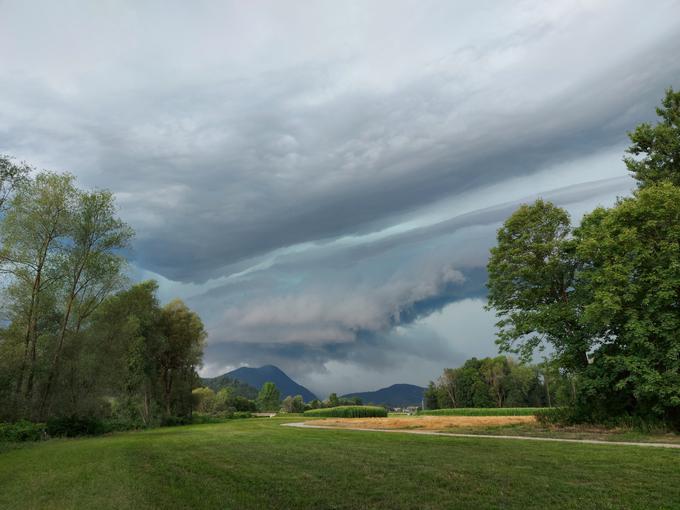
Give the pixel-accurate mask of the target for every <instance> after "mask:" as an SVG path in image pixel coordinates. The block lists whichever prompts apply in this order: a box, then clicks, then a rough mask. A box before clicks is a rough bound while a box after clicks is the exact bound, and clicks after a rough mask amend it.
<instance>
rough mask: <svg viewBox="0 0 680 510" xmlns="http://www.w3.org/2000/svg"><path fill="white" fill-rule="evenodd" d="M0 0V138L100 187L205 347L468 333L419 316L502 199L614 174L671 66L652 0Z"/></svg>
mask: <svg viewBox="0 0 680 510" xmlns="http://www.w3.org/2000/svg"><path fill="white" fill-rule="evenodd" d="M2 9H3V16H2V18H0V61H2V63H3V65H2V66H0V153H10V154H13V155H15V156H17V157H19V158H21V159H26V160H28V161H31V162H33V163H35V164H37V165H39V166H45V167H49V168H54V169H60V170H70V171H72V172H74V173H75V174H76V175H77V176H78V178H79V179H80V181H81V182H82V183H84V184H85V185H87V186H102V187H108V188H111V189H113V190H114V191H115V192H116V194H117V197H118V202H119V204H120V207H121V214H122V216H123V217H124V218H125V219H126V220H127V221H129V222H130V223H131V224H132V225H133V226H134V227H135V229H136V230H137V232H138V236H137V240H136V242H135V247H134V252H133V256H134V265H135V268H134V269H135V277H139V278H142V277H148V276H153V277H156V278H159V279H160V281H161V291H162V294H163V296H164V297H169V296H172V295H174V294H178V295H180V296H182V297H184V298H186V299H187V300H188V301H189V302H190V303H191V304H192V306H194V307H196V308H197V309H198V310H199V312H200V313H201V315H202V316H203V317H204V318H205V320H206V322H207V324H208V325H209V327H210V329H211V339H210V341H211V346H210V349H209V351H208V353H207V356H206V361H207V365H206V366H210V367H212V368H210V369H211V370H212V369H213V368H214V369H215V370H217V369H218V368H219V367H222V366H227V365H230V364H231V365H238V364H240V363H251V364H256V363H266V362H275V363H280V364H281V365H282V366H287V367H288V368H290V369H291V370H295V371H296V373H297V374H299V375H301V376H304V375H305V374H307V373H315V374H317V375H318V377H321V374H326V375H325V376H324V377H336V378H338V379H337V380H338V381H339V380H341V379H342V376H341V374H340V373H339V372H338V371H346V373H354V372H353V371H354V370H357V367H359V366H361V367H365V366H372V367H376V369H377V367H381V369H384V370H386V371H387V372H389V368H388V367H402V368H394V370H402V371H407V369H406V368H403V367H404V366H408V363H407V364H406V365H404V363H405V362H404V361H403V360H404V359H405V357H408V358H409V359H410V362H409V363H411V365H413V364H414V363H416V364H418V363H420V365H418V366H421V368H422V373H423V374H424V373H425V371H426V370H432V367H433V366H435V365H436V364H437V363H438V361H437V359H439V360H441V359H442V358H443V357H444V355H443V353H444V352H445V351H446V352H459V353H463V352H464V353H469V352H472V351H474V349H472V346H471V348H470V349H468V348H467V347H466V348H465V349H463V348H460V349H458V348H457V346H461V345H463V344H464V343H465V340H464V339H461V338H458V337H456V340H455V342H454V340H452V338H453V337H454V336H455V335H453V333H451V334H450V335H448V336H447V334H446V333H445V332H442V331H439V332H435V333H433V332H431V331H429V330H428V329H427V328H428V327H429V326H427V321H428V320H429V319H428V317H429V314H431V313H432V312H433V311H437V310H443V312H442V314H443V315H446V314H448V315H449V316H452V317H453V316H455V313H454V311H453V310H459V309H460V307H462V306H464V305H463V304H461V303H470V302H471V301H470V300H466V299H467V298H470V297H479V296H482V295H483V283H484V282H483V280H484V275H483V269H482V268H483V267H484V265H485V262H486V253H487V251H488V248H489V246H490V245H491V244H492V243H493V238H494V230H495V228H497V226H498V224H499V222H501V221H502V219H503V218H504V217H505V216H507V215H508V214H509V213H510V212H511V211H512V209H513V208H514V207H515V206H516V204H517V203H519V202H520V201H522V200H530V199H533V198H535V197H536V196H538V195H541V196H545V197H546V198H550V199H552V200H555V201H556V202H558V203H560V204H563V205H568V206H569V207H570V210H571V211H572V212H573V213H574V216H575V218H576V219H578V216H579V215H580V214H582V213H583V212H584V211H585V210H587V209H588V207H591V206H593V205H596V204H598V203H611V201H612V200H613V199H614V197H615V196H616V195H620V194H625V193H627V192H628V191H629V190H630V188H631V182H630V180H629V179H627V178H626V177H625V170H624V169H623V168H622V165H621V163H620V157H621V151H622V148H623V146H624V145H625V132H626V130H629V129H631V128H633V127H634V126H635V124H637V123H638V122H640V121H643V120H647V119H649V118H651V116H652V115H653V107H654V105H655V104H656V103H657V102H658V100H659V98H660V96H661V95H662V93H663V89H664V88H666V87H667V86H669V85H671V84H674V83H675V84H676V85H677V79H678V76H680V60H679V59H678V58H677V55H678V54H680V2H678V1H676V0H673V1H659V2H653V3H652V4H649V3H648V4H645V5H643V4H641V3H639V2H633V1H625V2H616V3H614V2H608V1H604V0H603V1H595V2H578V3H575V2H572V1H568V0H556V1H554V2H547V3H546V2H537V1H526V2H515V3H499V2H482V4H474V5H472V4H469V5H456V4H455V3H451V2H435V1H433V2H429V1H426V2H417V3H415V2H410V1H403V2H397V3H394V2H387V1H385V2H371V3H370V4H365V3H364V2H356V3H355V2H343V3H337V2H315V3H313V4H305V6H304V9H303V8H292V7H290V5H283V4H281V3H279V2H265V3H258V4H257V5H248V6H247V7H244V6H243V4H242V3H240V2H233V3H232V2H208V1H206V2H203V1H202V2H199V3H193V4H191V5H189V4H186V3H183V2H170V3H166V2H164V3H162V4H161V3H154V2H150V3H144V4H143V5H141V4H139V3H136V2H118V3H116V4H110V5H105V4H92V3H86V2H78V1H69V2H62V3H60V4H59V5H56V4H54V3H52V2H30V3H27V2H19V1H6V2H3V7H2ZM35 12H41V13H42V14H43V15H42V16H36V15H35ZM621 27H626V30H622V29H621ZM447 275H448V276H447ZM454 275H456V277H458V276H462V279H461V280H460V281H458V280H456V278H454ZM473 301H474V300H473ZM452 303H453V304H452ZM456 303H458V304H456ZM475 303H476V301H475ZM465 306H467V305H465ZM475 306H476V305H475ZM456 307H458V308H456ZM456 317H457V319H456V320H458V321H459V322H460V329H461V330H466V329H467V330H470V331H472V330H473V329H474V326H473V325H471V324H468V325H465V324H464V321H465V317H464V316H456ZM475 317H477V316H476V315H475ZM479 317H482V315H480V316H479ZM483 317H486V316H483ZM479 320H484V321H487V319H481V318H480V319H479ZM400 328H401V329H400ZM456 329H458V328H456ZM396 331H401V333H400V334H397V333H395V332H396ZM484 331H486V329H485V330H484ZM452 335H453V336H452ZM416 337H418V338H416ZM405 339H406V340H405ZM411 342H413V343H414V344H417V348H415V349H413V352H411V350H410V347H409V346H410V345H411ZM485 345H486V344H485ZM485 349H487V347H482V346H480V347H479V350H480V352H481V351H484V352H486V351H485ZM427 353H431V355H430V354H427ZM454 357H455V356H454ZM417 360H422V361H417ZM329 367H331V368H329ZM332 367H334V368H332ZM333 370H334V371H335V372H333ZM325 371H327V372H325ZM331 372H332V374H331ZM387 372H386V373H387ZM310 377H311V376H310ZM385 377H388V376H387V375H386V376H385ZM312 379H313V378H312ZM310 380H311V379H310ZM343 380H345V379H343ZM375 380H376V381H377V379H375ZM315 381H316V382H315V384H317V383H319V381H320V379H316V380H315Z"/></svg>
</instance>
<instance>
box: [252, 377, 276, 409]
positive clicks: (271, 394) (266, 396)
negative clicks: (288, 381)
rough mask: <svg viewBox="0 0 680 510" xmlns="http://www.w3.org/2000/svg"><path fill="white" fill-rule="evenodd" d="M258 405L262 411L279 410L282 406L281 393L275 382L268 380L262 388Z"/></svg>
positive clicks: (258, 397) (258, 396)
mask: <svg viewBox="0 0 680 510" xmlns="http://www.w3.org/2000/svg"><path fill="white" fill-rule="evenodd" d="M257 407H258V409H259V410H260V411H278V410H279V408H280V407H281V394H280V393H279V390H278V388H277V387H276V385H275V384H274V383H273V382H266V383H264V384H263V385H262V388H260V393H258V395H257Z"/></svg>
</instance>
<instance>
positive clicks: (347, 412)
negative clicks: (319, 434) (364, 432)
mask: <svg viewBox="0 0 680 510" xmlns="http://www.w3.org/2000/svg"><path fill="white" fill-rule="evenodd" d="M305 416H306V417H317V418H384V417H386V416H387V409H385V408H384V407H379V406H337V407H326V408H324V409H310V410H309V411H305Z"/></svg>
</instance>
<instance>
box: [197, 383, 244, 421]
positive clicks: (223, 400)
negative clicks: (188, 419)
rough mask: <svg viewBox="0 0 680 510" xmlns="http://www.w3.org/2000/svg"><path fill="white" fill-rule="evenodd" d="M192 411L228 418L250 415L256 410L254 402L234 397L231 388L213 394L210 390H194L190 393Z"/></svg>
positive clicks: (238, 396)
mask: <svg viewBox="0 0 680 510" xmlns="http://www.w3.org/2000/svg"><path fill="white" fill-rule="evenodd" d="M191 394H192V399H193V409H194V411H195V412H197V413H201V414H205V415H213V416H223V417H224V416H227V417H228V416H229V415H233V414H235V413H239V412H241V413H251V412H255V411H256V410H257V405H256V403H255V402H254V401H252V400H248V399H247V398H244V397H241V396H240V395H234V391H232V389H231V388H228V387H226V388H222V389H221V390H219V391H218V392H217V393H215V392H214V391H213V390H212V389H211V388H207V387H201V388H196V389H194V390H193V391H192V392H191Z"/></svg>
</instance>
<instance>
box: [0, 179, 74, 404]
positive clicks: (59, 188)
mask: <svg viewBox="0 0 680 510" xmlns="http://www.w3.org/2000/svg"><path fill="white" fill-rule="evenodd" d="M75 196H76V189H75V186H74V182H73V176H71V175H68V174H63V175H59V174H55V173H50V172H43V173H40V174H38V175H37V176H36V177H35V179H31V180H24V181H22V182H21V183H19V185H18V187H17V189H16V195H15V196H14V197H13V198H12V200H11V203H10V207H9V209H8V211H7V212H6V213H5V216H4V218H3V220H2V224H1V225H0V232H1V235H2V262H3V267H4V271H5V272H6V273H8V274H9V275H10V277H11V283H10V289H9V292H10V296H11V298H12V300H13V306H12V307H11V308H12V310H13V314H12V320H13V321H14V322H16V323H19V324H22V325H23V329H24V334H23V346H24V348H23V351H24V352H23V356H22V359H21V362H20V365H19V370H18V374H17V376H16V384H15V402H16V401H18V400H19V399H20V398H22V397H23V399H24V401H25V402H27V403H30V401H31V399H32V396H33V385H34V384H33V383H34V378H35V372H36V363H37V354H38V338H39V331H38V326H39V323H40V319H41V316H44V314H45V313H46V312H45V306H44V305H45V302H46V299H45V296H46V294H47V293H48V292H51V293H53V294H55V293H56V292H57V287H58V285H59V284H60V283H61V281H62V278H63V274H62V272H61V271H60V267H59V262H60V260H61V258H62V256H63V253H64V251H65V250H66V246H67V244H68V243H67V242H66V240H67V238H68V234H69V227H70V220H71V211H72V208H73V204H74V201H75Z"/></svg>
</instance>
